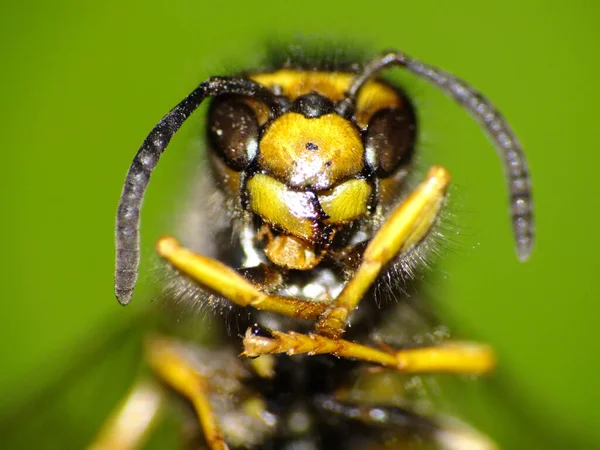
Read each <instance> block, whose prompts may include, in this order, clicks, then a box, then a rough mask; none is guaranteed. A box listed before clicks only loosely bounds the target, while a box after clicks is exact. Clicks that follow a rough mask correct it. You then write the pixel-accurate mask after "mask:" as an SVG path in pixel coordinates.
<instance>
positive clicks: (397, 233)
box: [156, 166, 450, 337]
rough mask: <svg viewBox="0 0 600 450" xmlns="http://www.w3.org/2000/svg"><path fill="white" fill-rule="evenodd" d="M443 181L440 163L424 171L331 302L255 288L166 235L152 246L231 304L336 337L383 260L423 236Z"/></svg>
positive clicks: (445, 179) (442, 192)
mask: <svg viewBox="0 0 600 450" xmlns="http://www.w3.org/2000/svg"><path fill="white" fill-rule="evenodd" d="M449 181H450V175H449V174H448V172H447V171H446V169H444V168H443V167H439V166H435V167H432V168H431V169H430V170H429V173H428V175H427V179H426V180H425V181H424V182H423V183H422V184H421V185H420V186H419V187H418V188H417V189H416V190H415V191H414V192H413V193H412V194H411V195H410V196H409V197H408V198H407V199H406V200H405V201H404V202H403V203H402V204H401V205H400V206H399V207H398V208H397V209H396V210H395V211H394V212H393V213H392V215H391V216H390V217H389V218H388V219H387V221H386V222H385V223H384V224H383V226H382V227H381V229H380V230H379V231H378V232H377V234H376V235H375V236H374V237H373V239H372V240H371V241H370V242H369V245H368V246H367V248H366V250H365V252H364V254H363V260H362V262H361V264H360V266H359V268H358V269H357V271H356V272H355V274H354V276H353V277H352V279H351V280H350V281H349V282H348V283H347V284H346V286H345V287H344V289H343V290H342V292H341V293H340V295H339V296H338V298H336V299H335V302H334V303H333V304H331V305H328V304H326V303H325V302H314V301H310V300H305V299H301V298H294V297H285V296H281V295H270V294H267V293H264V292H261V291H260V290H259V289H258V288H257V287H256V285H255V284H253V283H252V282H250V281H248V280H247V279H246V278H244V277H243V276H241V275H240V274H239V273H238V272H237V271H235V270H234V269H232V268H230V267H228V266H227V265H225V264H223V263H220V262H219V261H216V260H214V259H212V258H208V257H206V256H202V255H198V254H196V253H194V252H191V251H189V250H187V249H185V248H183V247H182V246H181V245H180V244H179V242H177V240H176V239H175V238H173V237H171V236H165V237H162V238H160V239H159V240H158V242H157V244H156V249H157V252H158V254H159V255H160V256H162V257H163V258H164V259H165V260H166V261H167V262H169V264H171V265H172V266H173V267H175V268H176V269H177V270H179V271H180V272H182V273H184V274H185V275H187V276H188V277H190V278H191V279H193V280H194V281H196V282H197V283H199V284H200V285H201V286H204V287H205V288H207V289H209V290H211V291H212V292H215V293H217V294H218V295H221V296H223V297H225V298H227V299H229V300H230V301H232V302H234V303H236V304H237V305H240V306H244V307H245V306H252V307H254V308H256V309H259V310H263V311H270V312H275V313H280V314H283V315H286V316H289V317H296V318H301V319H312V320H315V319H318V324H317V331H318V332H319V333H320V334H324V335H328V336H332V337H339V336H341V334H342V333H343V332H344V328H345V326H346V322H347V318H348V315H349V314H350V312H351V311H353V310H354V308H355V307H356V306H357V304H358V302H359V301H360V300H361V299H362V298H363V296H364V294H365V292H366V291H367V290H368V289H369V287H370V286H371V285H372V284H373V282H374V281H375V280H376V278H377V277H378V276H379V274H380V272H381V270H382V268H383V267H384V266H385V264H387V263H388V262H389V261H390V260H392V259H393V258H395V257H396V256H397V255H399V254H402V253H406V252H408V251H410V250H411V249H412V248H413V247H414V246H416V245H417V244H418V243H419V242H420V241H421V240H422V239H423V238H424V237H425V236H426V235H427V233H428V232H429V230H430V229H431V227H432V225H433V223H434V222H435V219H436V217H437V215H438V213H439V210H440V208H441V206H442V203H443V200H444V196H445V192H446V188H447V186H448V183H449Z"/></svg>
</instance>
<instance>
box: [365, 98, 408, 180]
mask: <svg viewBox="0 0 600 450" xmlns="http://www.w3.org/2000/svg"><path fill="white" fill-rule="evenodd" d="M416 128H417V127H416V121H415V116H414V112H413V111H412V109H411V108H409V107H403V108H385V109H381V110H379V111H377V112H376V113H375V114H374V115H373V117H371V120H370V121H369V126H368V128H367V132H366V135H365V149H366V151H367V155H369V154H371V155H374V158H372V159H373V162H374V163H375V165H376V169H377V173H378V175H379V176H387V175H390V174H391V173H393V172H394V171H395V170H396V169H397V168H398V166H400V164H401V163H402V162H405V161H408V159H409V158H410V157H411V155H412V152H413V149H414V145H415V136H416Z"/></svg>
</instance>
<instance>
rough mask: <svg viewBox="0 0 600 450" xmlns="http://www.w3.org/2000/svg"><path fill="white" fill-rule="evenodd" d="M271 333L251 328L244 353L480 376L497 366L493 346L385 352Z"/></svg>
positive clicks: (446, 345)
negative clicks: (323, 357) (354, 361)
mask: <svg viewBox="0 0 600 450" xmlns="http://www.w3.org/2000/svg"><path fill="white" fill-rule="evenodd" d="M271 334H272V337H263V336H257V335H255V334H254V333H253V332H252V329H248V331H247V332H246V336H245V337H244V353H243V354H244V356H248V357H256V356H259V355H263V354H270V353H287V354H289V355H294V354H299V353H307V354H309V355H317V354H331V355H334V356H339V357H342V358H353V359H358V360H361V361H368V362H373V363H377V364H381V365H382V366H386V367H391V368H394V369H396V370H399V371H401V372H405V373H430V372H436V373H439V372H444V373H458V374H472V375H479V374H484V373H488V372H490V371H492V370H493V369H494V367H495V365H496V358H495V355H494V352H493V350H492V349H491V348H490V347H488V346H487V345H481V344H475V343H471V342H448V343H444V344H440V345H437V346H433V347H422V348H415V349H406V350H398V351H384V350H379V349H375V348H372V347H367V346H365V345H361V344H356V343H354V342H350V341H346V340H344V339H340V338H329V337H326V336H321V335H318V334H308V335H307V334H301V333H294V332H290V333H281V332H279V331H271Z"/></svg>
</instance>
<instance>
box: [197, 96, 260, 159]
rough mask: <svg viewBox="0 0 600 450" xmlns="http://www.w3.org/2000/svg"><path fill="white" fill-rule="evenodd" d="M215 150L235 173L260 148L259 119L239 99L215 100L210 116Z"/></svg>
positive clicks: (235, 97)
mask: <svg viewBox="0 0 600 450" xmlns="http://www.w3.org/2000/svg"><path fill="white" fill-rule="evenodd" d="M208 126H209V129H208V134H209V138H210V141H211V143H212V144H213V149H214V150H215V151H216V152H217V153H218V154H219V155H220V156H221V157H222V158H223V159H224V160H225V162H226V163H227V164H228V165H229V166H230V167H231V168H232V169H235V170H243V169H244V168H245V167H246V166H247V165H248V163H249V162H250V160H251V159H252V158H253V157H254V155H255V154H256V150H257V148H258V119H257V117H256V114H255V112H254V110H253V109H252V108H251V107H250V106H248V105H247V104H246V103H244V102H243V101H242V99H241V98H240V97H238V96H224V97H220V98H217V99H215V101H214V102H213V104H212V107H211V110H210V113H209V117H208Z"/></svg>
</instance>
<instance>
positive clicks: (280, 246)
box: [265, 234, 321, 270]
mask: <svg viewBox="0 0 600 450" xmlns="http://www.w3.org/2000/svg"><path fill="white" fill-rule="evenodd" d="M265 255H267V258H269V260H270V261H271V262H272V263H273V264H275V265H276V266H279V267H284V268H286V269H295V270H310V269H312V268H313V267H315V266H316V265H317V264H319V262H321V256H320V255H319V256H317V255H316V254H315V250H314V247H313V246H312V245H311V244H310V243H308V242H306V241H304V240H302V239H298V238H297V237H295V236H291V235H289V234H280V235H279V236H277V237H275V238H274V239H273V240H271V241H269V243H268V244H267V245H266V247H265Z"/></svg>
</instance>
